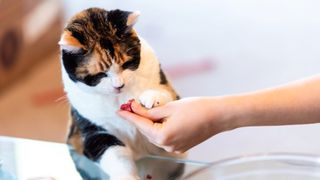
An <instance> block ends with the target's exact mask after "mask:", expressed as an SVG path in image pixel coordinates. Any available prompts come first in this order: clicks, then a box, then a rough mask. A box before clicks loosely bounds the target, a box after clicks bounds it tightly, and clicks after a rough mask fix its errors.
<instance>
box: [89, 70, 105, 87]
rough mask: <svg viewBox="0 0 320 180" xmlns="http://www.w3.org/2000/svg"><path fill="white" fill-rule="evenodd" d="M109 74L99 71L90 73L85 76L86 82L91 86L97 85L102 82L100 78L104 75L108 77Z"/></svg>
mask: <svg viewBox="0 0 320 180" xmlns="http://www.w3.org/2000/svg"><path fill="white" fill-rule="evenodd" d="M107 76H108V75H107V74H106V73H98V74H96V75H93V76H92V75H88V76H86V77H85V78H84V83H86V84H87V85H89V86H95V85H97V84H99V83H100V80H101V79H102V78H104V77H107Z"/></svg>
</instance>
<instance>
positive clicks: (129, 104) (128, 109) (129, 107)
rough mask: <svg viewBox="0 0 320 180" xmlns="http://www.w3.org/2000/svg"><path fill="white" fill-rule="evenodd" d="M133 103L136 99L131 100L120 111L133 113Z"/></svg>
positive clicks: (122, 105)
mask: <svg viewBox="0 0 320 180" xmlns="http://www.w3.org/2000/svg"><path fill="white" fill-rule="evenodd" d="M133 101H134V99H130V100H129V101H128V102H127V103H125V104H121V106H120V109H121V110H124V111H129V112H133V110H132V108H131V104H132V102H133Z"/></svg>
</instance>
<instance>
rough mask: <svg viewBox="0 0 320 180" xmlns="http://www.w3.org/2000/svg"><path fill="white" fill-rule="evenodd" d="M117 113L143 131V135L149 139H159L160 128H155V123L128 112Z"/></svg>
mask: <svg viewBox="0 0 320 180" xmlns="http://www.w3.org/2000/svg"><path fill="white" fill-rule="evenodd" d="M117 113H118V115H119V116H120V117H122V118H124V119H126V120H128V121H130V122H131V123H133V124H134V125H135V126H136V127H137V128H138V129H139V130H140V131H141V133H142V134H144V135H145V136H147V137H148V138H151V139H154V138H156V137H157V133H158V131H159V127H157V126H154V123H153V122H152V121H150V120H149V119H146V118H144V117H142V116H139V115H136V114H134V113H130V112H128V111H118V112H117Z"/></svg>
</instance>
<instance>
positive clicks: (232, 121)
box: [221, 76, 320, 129]
mask: <svg viewBox="0 0 320 180" xmlns="http://www.w3.org/2000/svg"><path fill="white" fill-rule="evenodd" d="M221 101H222V102H223V104H224V105H223V107H224V108H225V109H224V110H223V112H224V113H226V114H225V115H223V114H222V116H223V118H224V119H225V120H226V124H228V126H229V127H228V128H229V129H234V128H238V127H244V126H263V125H289V124H307V123H320V76H318V77H313V78H309V79H306V80H302V81H297V82H294V83H290V84H287V85H284V86H281V87H276V88H272V89H267V90H263V91H258V92H254V93H248V94H243V95H235V96H226V97H222V98H221Z"/></svg>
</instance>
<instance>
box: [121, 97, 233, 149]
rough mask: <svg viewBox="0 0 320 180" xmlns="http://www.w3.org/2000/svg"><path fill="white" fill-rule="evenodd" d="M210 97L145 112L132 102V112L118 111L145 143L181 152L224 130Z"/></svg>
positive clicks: (173, 103)
mask: <svg viewBox="0 0 320 180" xmlns="http://www.w3.org/2000/svg"><path fill="white" fill-rule="evenodd" d="M215 102H216V99H214V98H186V99H182V100H177V101H172V102H169V103H167V104H165V105H163V106H160V107H156V108H152V109H146V108H144V107H142V106H141V105H140V104H139V103H137V102H135V101H134V102H132V104H131V108H132V110H133V112H134V113H131V112H127V111H118V114H119V115H120V116H121V117H122V118H124V119H126V120H128V121H130V122H131V123H133V124H134V125H135V126H136V127H137V128H138V129H139V130H140V132H141V133H142V134H143V135H145V136H146V137H147V138H148V140H149V141H150V142H151V143H153V144H155V145H157V146H159V147H161V148H163V149H165V150H166V151H169V152H178V153H182V152H184V151H186V150H188V149H190V148H191V147H193V146H195V145H197V144H199V143H201V142H202V141H204V140H206V139H208V138H210V137H211V136H212V135H214V134H217V133H219V132H222V131H224V130H227V129H228V127H227V126H226V123H224V122H223V120H224V119H223V118H221V119H219V117H222V116H220V115H221V114H222V112H221V111H220V110H221V108H215V104H216V103H215Z"/></svg>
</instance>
